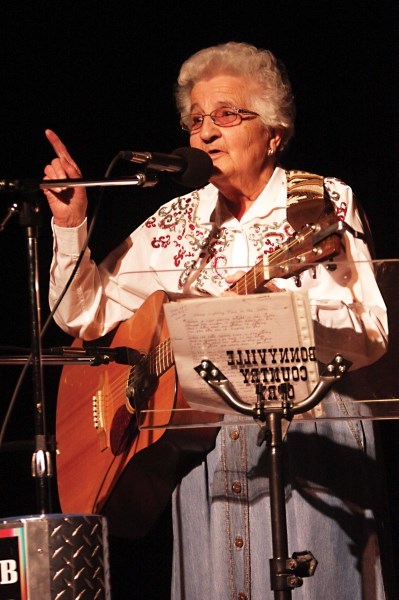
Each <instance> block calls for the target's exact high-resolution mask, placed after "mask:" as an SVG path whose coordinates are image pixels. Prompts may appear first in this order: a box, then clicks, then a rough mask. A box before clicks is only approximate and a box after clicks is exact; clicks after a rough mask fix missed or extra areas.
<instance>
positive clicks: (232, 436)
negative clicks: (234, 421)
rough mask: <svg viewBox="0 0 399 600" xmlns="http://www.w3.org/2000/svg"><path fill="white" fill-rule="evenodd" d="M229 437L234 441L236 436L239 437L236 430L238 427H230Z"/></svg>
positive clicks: (236, 438)
mask: <svg viewBox="0 0 399 600" xmlns="http://www.w3.org/2000/svg"><path fill="white" fill-rule="evenodd" d="M230 437H231V439H232V440H234V441H236V440H238V438H239V437H240V432H239V431H238V429H232V430H231V431H230Z"/></svg>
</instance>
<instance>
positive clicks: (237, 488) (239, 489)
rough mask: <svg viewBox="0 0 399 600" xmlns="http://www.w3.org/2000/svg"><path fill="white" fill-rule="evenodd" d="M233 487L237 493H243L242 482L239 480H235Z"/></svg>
mask: <svg viewBox="0 0 399 600" xmlns="http://www.w3.org/2000/svg"><path fill="white" fill-rule="evenodd" d="M231 489H232V490H233V492H234V493H235V494H241V483H240V482H239V481H235V482H234V483H233V485H232V486H231Z"/></svg>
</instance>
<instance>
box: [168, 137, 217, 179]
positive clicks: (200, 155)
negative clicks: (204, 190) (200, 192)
mask: <svg viewBox="0 0 399 600" xmlns="http://www.w3.org/2000/svg"><path fill="white" fill-rule="evenodd" d="M172 154H177V155H178V156H181V157H182V158H184V159H185V160H186V162H187V167H186V169H184V171H182V172H181V173H174V174H173V175H172V176H171V177H172V179H173V180H174V181H176V183H180V184H181V185H184V186H186V187H191V188H201V187H203V186H204V185H206V184H207V183H208V181H209V179H210V177H211V175H212V171H213V162H212V159H211V157H210V156H209V155H208V154H207V153H206V152H204V151H203V150H199V149H198V148H190V147H189V146H188V147H183V148H176V150H174V151H173V152H172Z"/></svg>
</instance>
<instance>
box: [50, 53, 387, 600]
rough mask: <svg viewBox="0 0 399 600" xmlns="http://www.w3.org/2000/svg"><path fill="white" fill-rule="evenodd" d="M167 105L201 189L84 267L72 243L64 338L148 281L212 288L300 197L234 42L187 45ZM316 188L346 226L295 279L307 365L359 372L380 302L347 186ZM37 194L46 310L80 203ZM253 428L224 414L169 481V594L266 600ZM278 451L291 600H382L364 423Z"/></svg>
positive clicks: (277, 106)
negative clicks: (204, 450) (47, 236)
mask: <svg viewBox="0 0 399 600" xmlns="http://www.w3.org/2000/svg"><path fill="white" fill-rule="evenodd" d="M176 99H177V107H178V110H179V112H180V114H181V125H182V127H183V129H184V130H185V131H187V133H188V135H189V139H190V145H191V146H192V147H193V148H198V149H200V150H203V151H204V152H206V153H207V154H208V155H209V156H210V158H211V159H212V163H213V172H212V175H211V177H210V183H209V184H208V185H206V186H205V187H204V188H202V189H199V190H195V191H192V192H190V193H188V194H186V195H184V196H182V197H178V198H175V199H173V200H171V201H169V202H168V203H166V204H165V205H163V206H162V207H161V208H160V209H159V210H158V211H157V212H156V213H155V214H154V215H153V216H151V217H150V218H148V219H147V221H146V222H145V223H144V224H143V225H142V226H141V227H139V228H138V229H137V230H136V231H134V232H133V233H132V234H131V236H130V237H129V238H128V239H127V240H126V241H124V242H123V243H122V244H121V245H120V246H119V247H118V248H117V249H116V250H115V251H113V252H112V253H111V254H110V255H109V256H108V257H107V258H106V259H105V260H104V261H103V263H102V264H100V265H99V266H96V264H94V262H93V261H92V260H91V258H90V252H89V250H86V252H85V254H84V257H83V260H82V263H81V265H80V267H79V270H78V272H77V274H76V276H75V279H74V282H73V284H72V286H71V287H70V289H69V290H68V292H67V295H66V297H65V298H64V300H63V302H62V303H61V305H60V307H59V308H58V310H57V313H56V315H55V319H56V321H57V323H58V324H59V325H60V327H62V328H63V329H64V330H65V331H67V332H68V333H70V334H71V335H73V336H77V337H80V338H84V339H96V338H98V337H100V336H102V335H103V334H105V333H107V332H109V331H110V330H111V329H113V328H114V327H115V326H116V325H117V324H119V323H121V322H122V321H125V320H126V319H128V318H129V317H131V316H132V315H133V314H134V312H135V311H136V310H137V309H138V308H139V307H140V306H141V305H142V303H143V301H144V300H145V299H146V298H147V297H148V296H149V295H150V294H151V293H152V292H154V291H156V290H166V291H167V292H171V293H174V294H176V293H182V294H183V293H184V294H191V295H212V296H217V295H221V294H223V293H225V292H226V291H227V290H228V289H229V288H230V286H231V284H232V282H234V281H235V280H236V279H237V277H238V275H240V274H241V271H242V270H245V269H247V268H250V267H252V266H253V265H254V264H255V263H256V262H257V261H258V260H259V259H260V258H261V257H262V256H263V255H264V254H272V253H273V252H274V251H275V250H276V248H278V246H279V245H280V244H281V243H282V242H284V240H285V239H286V238H287V237H288V236H290V235H292V233H293V231H294V229H295V228H296V226H295V222H294V224H293V222H292V221H291V220H289V218H288V214H287V213H288V212H289V210H288V209H289V207H290V206H292V205H293V204H300V203H301V200H300V201H299V203H298V201H297V200H296V201H295V202H292V199H291V197H290V194H291V186H292V181H293V174H292V172H286V171H285V170H284V168H282V167H281V166H279V158H280V157H281V155H282V153H283V151H284V149H285V148H286V147H287V144H288V142H289V140H290V138H291V137H292V135H293V130H294V112H295V111H294V101H293V96H292V92H291V87H290V83H289V81H288V79H287V76H286V74H285V72H284V70H283V68H282V66H281V65H280V64H279V63H278V61H277V60H276V59H275V57H274V56H273V54H272V53H271V52H269V51H268V50H263V49H257V48H255V47H253V46H251V45H248V44H244V43H235V42H231V43H227V44H222V45H218V46H214V47H211V48H206V49H204V50H201V51H199V52H197V53H196V54H194V55H193V56H192V57H191V58H189V59H188V60H187V61H186V62H185V63H184V64H183V66H182V68H181V71H180V74H179V78H178V83H177V87H176ZM46 134H47V138H48V140H49V141H50V143H51V144H52V146H53V148H54V150H55V152H56V154H57V158H55V159H54V160H53V161H52V163H51V164H49V165H47V167H46V169H45V175H46V177H47V178H49V179H60V178H66V177H69V178H79V177H81V173H80V171H79V169H78V167H77V165H76V164H75V162H74V161H73V159H72V158H71V156H70V155H69V153H68V151H67V149H66V148H65V146H64V145H63V144H62V142H61V140H60V139H59V138H58V137H57V136H56V134H55V133H54V132H52V131H49V130H48V131H47V132H46ZM320 181H321V188H322V192H323V193H324V195H323V193H322V199H323V202H324V203H325V206H324V211H326V212H328V211H335V214H336V215H337V217H338V218H339V219H340V220H341V221H343V222H345V223H346V224H348V225H349V226H350V227H349V229H348V231H345V232H344V233H343V235H342V252H341V255H340V256H339V257H338V258H337V259H336V261H335V267H334V269H327V268H326V267H325V266H324V265H323V264H320V265H319V266H318V267H317V268H316V269H315V270H314V269H312V271H311V272H310V271H305V272H303V273H301V274H300V275H299V276H298V277H299V279H300V283H301V289H302V290H305V291H307V292H308V294H309V299H310V304H311V309H312V316H313V319H314V323H315V328H316V334H317V335H318V336H319V337H318V339H319V341H320V354H319V358H321V359H322V360H323V359H324V358H326V359H327V360H329V359H330V358H331V356H332V355H333V354H335V352H336V351H337V350H340V349H342V351H343V352H344V353H345V356H346V357H347V358H348V359H350V360H351V361H352V362H353V368H359V367H362V366H365V365H367V364H370V363H371V362H373V361H375V360H377V359H378V358H379V357H380V356H381V355H382V354H383V353H384V352H385V349H386V336H387V319H386V310H385V305H384V302H383V300H382V297H381V295H380V292H379V290H378V287H377V285H376V282H375V280H374V276H373V271H372V266H371V264H370V253H369V249H368V247H367V244H366V242H365V238H364V236H361V235H358V234H359V233H361V232H362V230H363V228H364V224H363V222H362V219H361V217H360V214H359V210H358V208H357V205H356V201H355V198H354V196H353V193H352V190H351V188H350V187H348V186H347V185H346V184H344V183H343V182H341V181H339V180H337V179H334V178H331V177H329V178H324V179H323V178H320ZM46 195H47V198H48V201H49V204H50V207H51V210H52V212H53V230H54V259H53V263H52V266H51V289H50V302H51V305H54V303H55V302H56V301H57V299H58V297H59V295H60V294H61V292H62V290H63V288H64V286H65V284H66V282H67V280H68V278H69V276H70V274H71V272H72V270H73V268H74V266H75V264H76V260H77V257H78V255H79V252H80V250H81V248H82V246H83V243H84V240H85V237H86V205H87V201H86V195H85V192H84V190H83V188H81V187H77V188H74V190H73V191H72V193H71V190H67V191H65V190H61V189H60V190H57V191H54V190H53V191H51V190H48V191H46ZM354 232H356V235H354V234H353V233H354ZM347 261H350V262H349V266H348V262H347ZM235 271H239V272H240V273H239V274H238V275H234V272H235ZM298 277H296V278H286V279H275V280H274V281H273V282H270V284H269V289H270V290H273V291H278V290H279V289H290V290H295V289H297V287H296V286H297V284H298ZM335 398H336V402H337V403H338V404H339V406H341V407H342V410H345V404H344V401H343V399H342V398H341V397H339V396H338V394H335ZM240 418H241V419H244V420H245V419H246V417H240ZM366 429H367V433H368V435H369V436H370V437H369V439H368V440H366ZM256 436H257V431H256V427H244V426H238V425H237V419H234V423H231V424H230V425H229V422H228V419H226V424H225V425H224V426H223V427H221V429H220V432H219V433H218V435H217V439H216V444H215V447H214V449H212V450H211V451H210V452H209V453H208V454H207V455H206V457H205V458H204V460H203V461H202V462H201V464H199V465H197V466H196V467H194V468H192V469H191V470H190V471H189V472H188V473H187V474H186V475H185V476H184V477H183V478H182V480H181V481H180V482H179V483H178V485H177V486H176V488H175V490H174V493H173V532H174V554H173V576H172V597H173V598H174V599H176V600H177V599H183V598H185V599H187V600H196V599H198V600H199V599H200V598H201V599H202V598H217V599H218V600H232V599H234V598H235V599H240V600H244V599H246V600H249V599H250V598H252V599H253V600H257V599H260V598H269V597H270V598H271V597H273V592H272V590H271V582H270V571H269V559H270V558H271V556H272V547H271V533H270V532H271V524H270V509H269V500H268V473H267V449H266V448H265V445H262V446H258V445H257V443H256ZM284 446H285V489H286V507H287V525H288V539H289V547H290V551H291V552H293V551H303V550H308V549H309V550H311V551H312V553H313V554H314V555H315V557H316V558H317V560H318V562H319V565H318V568H317V570H316V573H315V575H314V576H313V577H311V578H309V579H306V580H305V581H304V584H303V587H301V588H299V589H298V590H296V591H295V597H296V598H297V599H298V600H300V599H303V600H305V599H306V600H320V598H324V599H327V598H330V599H331V600H336V599H337V598H340V599H346V598H347V599H351V600H360V599H361V598H364V599H365V598H370V599H373V600H377V599H378V600H382V599H383V598H384V597H385V596H384V586H383V582H382V576H381V570H380V556H379V547H378V538H377V533H376V531H377V527H376V523H375V515H374V512H373V511H374V509H375V506H376V504H375V498H373V488H374V487H377V486H376V484H375V481H374V478H375V477H376V473H375V471H376V469H375V462H374V455H373V447H374V446H373V438H372V432H371V428H370V427H367V428H366V426H365V425H364V424H362V423H359V422H355V421H345V422H329V423H324V424H319V423H318V424H315V423H309V422H308V423H307V424H306V425H304V424H302V425H297V424H292V425H291V427H290V429H289V431H288V434H287V437H286V440H285V444H284Z"/></svg>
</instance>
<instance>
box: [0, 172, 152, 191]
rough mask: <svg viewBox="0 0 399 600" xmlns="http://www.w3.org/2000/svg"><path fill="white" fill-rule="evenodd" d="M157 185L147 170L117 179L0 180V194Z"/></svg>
mask: <svg viewBox="0 0 399 600" xmlns="http://www.w3.org/2000/svg"><path fill="white" fill-rule="evenodd" d="M157 183H158V176H157V173H155V172H153V171H150V170H148V171H147V172H146V173H136V174H135V175H132V176H129V177H120V178H117V179H110V178H103V179H43V180H41V179H13V180H6V179H0V192H24V193H31V192H37V191H39V190H51V189H52V188H73V187H86V188H87V187H112V186H120V185H133V186H139V187H153V186H154V185H156V184H157Z"/></svg>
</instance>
